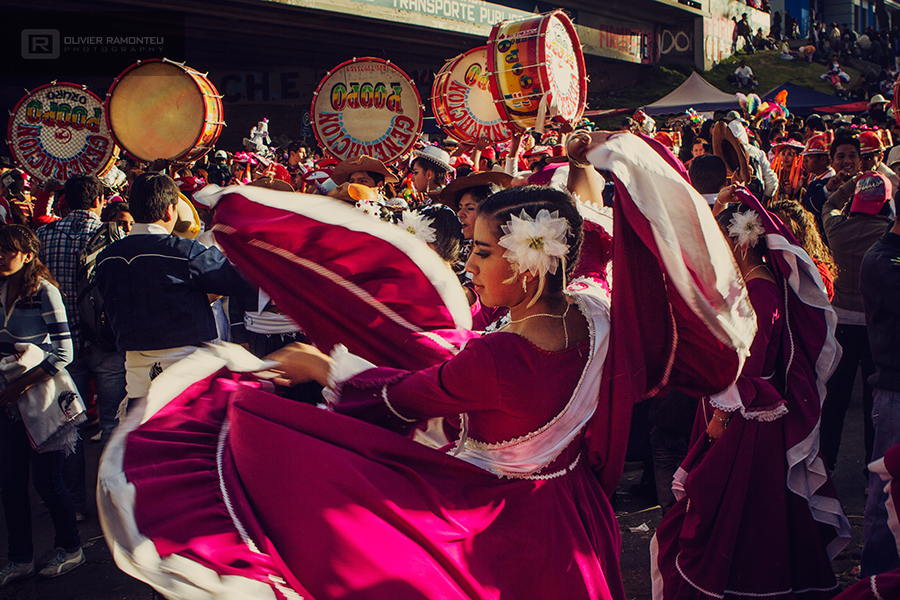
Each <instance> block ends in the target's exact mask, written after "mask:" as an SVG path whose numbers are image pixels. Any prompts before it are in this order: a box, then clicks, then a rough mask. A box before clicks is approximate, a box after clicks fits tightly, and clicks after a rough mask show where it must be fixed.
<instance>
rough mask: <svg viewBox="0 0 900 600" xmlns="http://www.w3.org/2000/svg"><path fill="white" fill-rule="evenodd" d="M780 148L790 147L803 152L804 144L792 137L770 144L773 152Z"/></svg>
mask: <svg viewBox="0 0 900 600" xmlns="http://www.w3.org/2000/svg"><path fill="white" fill-rule="evenodd" d="M782 148H791V149H792V150H795V151H796V152H805V148H806V146H804V145H803V143H802V142H798V141H797V140H795V139H793V138H790V139H787V140H785V141H783V142H776V143H774V144H772V149H773V150H774V151H775V152H778V151H779V150H781V149H782Z"/></svg>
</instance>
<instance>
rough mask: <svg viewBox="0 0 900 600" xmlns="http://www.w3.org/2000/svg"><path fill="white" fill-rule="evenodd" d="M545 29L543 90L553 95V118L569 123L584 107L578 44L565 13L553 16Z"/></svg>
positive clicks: (583, 68) (583, 73)
mask: <svg viewBox="0 0 900 600" xmlns="http://www.w3.org/2000/svg"><path fill="white" fill-rule="evenodd" d="M563 17H565V20H562V18H563ZM546 25H547V27H546V30H545V33H544V63H545V64H546V67H545V71H544V73H545V74H546V76H547V84H546V87H547V90H548V91H550V93H551V94H552V95H553V105H554V106H555V108H556V110H555V113H556V116H558V117H559V118H560V119H563V120H565V121H569V122H571V121H574V120H575V119H579V118H581V114H582V113H583V112H584V105H585V88H586V78H585V67H584V55H583V54H582V51H581V43H580V42H579V40H578V35H577V34H576V33H575V28H574V27H573V26H572V23H571V21H569V19H568V17H566V16H565V13H559V14H554V15H553V16H552V18H551V19H549V20H548V21H547V22H546Z"/></svg>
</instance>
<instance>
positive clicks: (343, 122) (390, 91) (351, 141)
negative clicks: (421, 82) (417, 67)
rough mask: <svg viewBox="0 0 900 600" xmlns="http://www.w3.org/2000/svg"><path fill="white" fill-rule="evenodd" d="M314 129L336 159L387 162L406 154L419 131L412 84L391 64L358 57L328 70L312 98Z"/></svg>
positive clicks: (419, 117)
mask: <svg viewBox="0 0 900 600" xmlns="http://www.w3.org/2000/svg"><path fill="white" fill-rule="evenodd" d="M312 116H313V131H314V132H315V134H316V139H317V140H318V141H319V145H320V146H322V147H323V148H324V149H326V150H327V151H328V152H329V153H331V154H332V155H333V156H335V157H336V158H338V159H340V160H344V159H345V158H350V157H353V156H359V155H362V154H366V155H368V156H372V157H374V158H377V159H378V160H380V161H381V162H383V163H385V164H387V163H390V162H393V161H396V160H397V159H399V158H400V157H402V156H403V155H404V154H406V153H407V152H409V150H410V149H411V148H412V147H413V144H414V143H415V141H416V136H417V135H418V134H419V132H420V131H422V103H421V100H420V99H419V92H418V91H417V90H416V86H415V85H413V82H412V80H410V78H409V77H408V76H407V75H406V73H404V72H403V71H401V70H400V69H398V68H397V67H396V66H394V65H393V64H391V63H390V62H387V61H384V60H381V59H380V58H369V57H366V58H358V59H353V60H350V61H347V62H345V63H342V64H340V65H338V66H337V67H335V69H334V70H332V71H330V72H329V73H328V74H327V75H325V78H324V79H323V80H322V82H321V83H320V84H319V87H318V88H317V89H316V92H315V94H314V95H313V103H312Z"/></svg>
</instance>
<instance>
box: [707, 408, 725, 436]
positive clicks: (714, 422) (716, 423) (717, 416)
mask: <svg viewBox="0 0 900 600" xmlns="http://www.w3.org/2000/svg"><path fill="white" fill-rule="evenodd" d="M730 420H731V415H730V414H729V413H727V412H725V411H724V410H720V409H718V408H717V409H716V410H715V412H714V413H713V417H712V419H710V420H709V425H707V426H706V435H707V436H709V441H711V442H714V441H716V440H717V439H719V438H720V437H722V434H723V433H725V428H726V427H728V422H729V421H730Z"/></svg>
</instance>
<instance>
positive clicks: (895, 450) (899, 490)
mask: <svg viewBox="0 0 900 600" xmlns="http://www.w3.org/2000/svg"><path fill="white" fill-rule="evenodd" d="M884 468H885V469H886V470H887V472H888V474H890V476H891V478H892V481H891V497H892V498H893V499H894V501H893V503H892V504H893V505H894V507H895V508H894V510H897V508H896V507H897V505H898V504H900V444H898V445H896V446H893V447H891V448H888V449H887V450H886V451H885V453H884ZM882 479H884V477H882Z"/></svg>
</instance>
